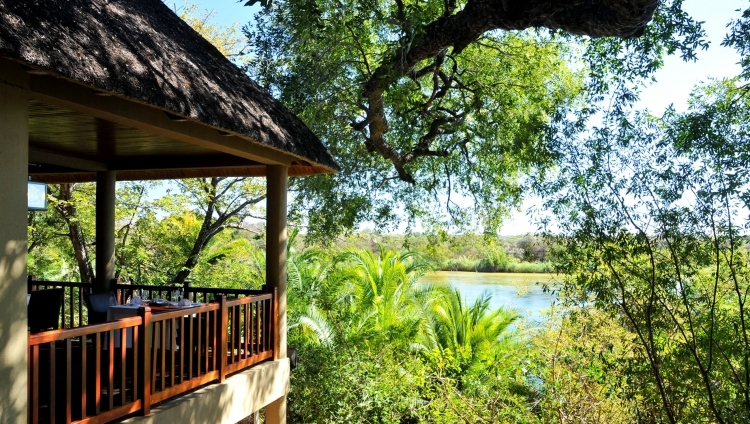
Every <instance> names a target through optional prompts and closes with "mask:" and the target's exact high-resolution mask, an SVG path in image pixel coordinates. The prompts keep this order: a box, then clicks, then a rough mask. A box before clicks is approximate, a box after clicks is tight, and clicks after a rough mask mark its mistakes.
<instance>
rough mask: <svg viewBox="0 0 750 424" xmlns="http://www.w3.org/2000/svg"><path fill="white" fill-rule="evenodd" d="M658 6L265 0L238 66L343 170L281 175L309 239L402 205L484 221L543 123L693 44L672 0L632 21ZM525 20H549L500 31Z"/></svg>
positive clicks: (381, 218)
mask: <svg viewBox="0 0 750 424" xmlns="http://www.w3.org/2000/svg"><path fill="white" fill-rule="evenodd" d="M657 3H658V2H656V1H651V0H644V1H639V0H636V1H631V2H627V3H622V2H609V1H593V2H580V1H565V2H544V3H543V2H536V1H532V2H520V1H500V2H498V1H482V0H470V1H467V2H455V1H427V2H411V1H401V0H396V1H394V2H350V3H345V4H344V3H340V2H327V1H320V2H309V1H303V0H289V1H283V2H282V1H277V2H274V3H272V4H271V5H269V6H268V7H267V8H266V9H265V10H264V11H263V12H262V13H261V14H260V16H259V17H258V19H257V22H256V25H255V26H254V28H253V29H252V31H251V32H250V33H249V34H248V35H249V36H250V38H251V42H252V47H253V52H254V54H255V59H254V60H253V61H252V63H250V64H249V68H248V69H249V71H250V73H251V75H252V76H253V77H255V78H256V79H257V80H258V81H259V82H260V83H261V84H262V85H264V86H266V87H267V88H269V89H270V91H271V92H272V93H274V94H275V95H277V96H278V97H279V98H280V99H281V100H282V102H284V103H285V104H286V105H287V106H289V107H290V108H291V109H292V110H293V111H294V112H295V113H297V114H299V115H300V116H301V117H302V119H303V120H305V122H306V123H307V124H308V125H309V126H310V127H311V128H312V129H313V130H314V131H315V132H316V133H317V134H319V135H320V136H321V138H323V140H324V141H325V142H326V143H327V144H328V146H329V148H330V149H331V150H332V152H333V153H334V155H336V157H337V158H338V159H339V161H340V163H341V165H342V168H343V170H342V172H341V173H340V174H339V175H337V176H320V177H315V178H308V179H304V180H303V181H302V180H301V181H295V182H294V186H293V187H294V189H296V190H298V196H297V202H295V205H293V206H292V207H293V212H296V213H298V214H307V216H308V220H307V222H308V223H309V226H310V232H312V233H313V235H317V236H318V237H324V236H325V235H328V236H330V235H331V234H337V233H339V232H340V231H342V230H345V229H348V228H352V227H353V226H355V225H356V224H358V223H359V222H362V221H366V220H370V221H376V222H378V223H381V224H382V223H393V222H394V221H398V220H401V219H403V218H404V217H406V220H407V221H409V222H414V220H415V219H416V218H418V217H421V218H424V219H425V223H426V224H428V225H430V224H435V225H442V226H445V225H450V224H467V223H473V224H474V225H477V224H480V225H481V226H482V227H483V228H484V229H485V230H486V231H488V232H492V231H493V230H494V229H496V228H497V226H498V225H499V223H500V221H501V219H502V218H503V217H504V215H505V214H506V213H507V212H508V210H509V208H510V207H512V206H513V205H514V204H516V202H518V200H519V198H520V196H521V193H522V188H521V186H520V184H519V178H520V177H521V176H523V175H525V174H527V173H528V172H530V171H531V170H533V169H537V168H541V169H545V168H548V167H550V166H551V165H552V163H553V162H554V159H555V157H556V151H555V150H556V143H557V140H558V135H559V133H558V130H559V131H563V130H564V131H570V130H571V128H573V129H576V128H579V130H580V127H581V126H582V125H584V123H585V120H586V119H587V117H589V116H590V115H591V114H593V113H595V112H596V107H595V105H592V104H591V102H590V101H595V100H597V98H599V99H600V98H601V96H602V94H603V93H606V92H608V91H609V90H610V88H611V87H615V86H617V84H618V83H619V82H622V81H629V82H635V83H636V84H637V83H638V81H643V79H644V78H648V77H649V76H650V75H651V73H652V72H653V71H654V70H655V69H656V68H658V67H659V65H660V63H661V58H662V55H663V54H664V53H667V52H668V53H672V52H674V51H675V50H677V49H681V51H682V53H683V55H684V56H685V57H686V58H690V57H692V52H693V51H694V49H696V48H698V47H700V46H703V45H704V44H702V42H701V41H700V35H701V34H702V32H701V30H700V26H699V25H698V24H697V23H695V22H694V21H693V20H691V19H690V18H689V17H687V16H686V15H685V13H684V12H682V11H681V10H680V4H681V2H680V1H679V0H675V1H666V2H662V3H661V4H660V6H659V9H658V10H657V12H656V15H655V18H654V20H653V23H652V24H650V25H646V23H647V22H648V21H649V19H651V16H652V14H653V13H654V9H655V7H656V5H657ZM524 28H547V29H549V30H537V31H525V32H516V31H510V30H519V29H524ZM558 30H565V31H568V32H567V33H564V32H561V31H558ZM571 32H572V33H576V34H582V33H586V34H589V35H592V36H595V37H600V36H604V35H612V36H618V37H631V36H635V35H641V34H643V35H642V36H641V37H639V38H629V39H626V40H622V39H611V38H603V39H595V40H588V39H583V38H580V37H574V36H571V35H569V33H571ZM584 88H585V90H584V91H582V90H583V89H584ZM583 93H587V94H586V97H585V98H584V94H583ZM622 93H623V96H624V97H625V98H626V99H625V100H624V101H630V100H629V99H632V95H633V92H632V91H629V92H626V91H623V92H622ZM582 100H586V102H585V103H584V102H582ZM571 112H573V113H575V114H576V116H577V117H576V119H575V120H574V121H573V122H570V123H569V124H570V125H565V123H568V118H569V117H570V115H571ZM437 205H440V207H436V206H437ZM467 205H470V206H467ZM333 211H335V214H334V213H332V212H333ZM446 214H447V219H446ZM477 218H478V220H477Z"/></svg>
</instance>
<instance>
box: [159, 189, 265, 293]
mask: <svg viewBox="0 0 750 424" xmlns="http://www.w3.org/2000/svg"><path fill="white" fill-rule="evenodd" d="M177 184H178V186H179V187H180V194H179V195H178V197H181V196H185V197H187V199H189V202H190V203H189V204H190V205H192V206H193V207H195V208H196V210H195V213H196V214H197V215H199V216H198V218H199V219H200V222H201V225H200V229H199V230H198V233H197V234H196V235H195V239H194V242H193V243H192V248H191V249H190V251H189V253H188V254H187V258H186V259H185V262H184V263H183V265H182V268H181V269H180V270H179V271H178V272H177V274H175V276H174V277H173V278H172V282H171V284H172V285H181V284H182V283H184V282H185V279H187V277H188V275H190V272H191V271H192V270H193V268H194V267H195V265H196V264H198V260H199V258H200V255H201V252H203V250H204V249H205V248H206V246H207V245H208V243H209V242H210V241H211V239H212V238H213V237H214V236H216V235H217V234H219V233H220V232H222V231H224V230H225V229H226V228H230V227H233V228H237V229H242V227H241V224H242V222H243V221H244V220H245V218H248V217H250V216H252V215H253V213H254V212H255V211H254V210H253V209H252V208H251V207H252V206H255V205H257V204H258V203H259V202H261V201H262V200H265V198H266V196H265V194H260V193H265V187H261V186H260V185H259V184H258V179H254V178H244V177H243V178H226V177H213V178H195V179H187V180H180V181H178V182H177Z"/></svg>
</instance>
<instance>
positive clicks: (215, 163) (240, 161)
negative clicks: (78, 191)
mask: <svg viewBox="0 0 750 424" xmlns="http://www.w3.org/2000/svg"><path fill="white" fill-rule="evenodd" d="M250 166H265V165H264V164H261V163H258V162H255V161H250V160H247V159H245V158H239V157H237V156H229V155H222V156H217V157H211V156H208V157H207V156H198V157H196V156H170V155H166V156H148V157H132V158H118V159H117V160H116V161H113V162H111V163H110V164H109V168H110V169H111V170H113V171H117V172H118V173H119V172H122V171H156V170H160V169H161V170H168V169H170V170H177V169H194V168H195V169H205V168H239V167H250Z"/></svg>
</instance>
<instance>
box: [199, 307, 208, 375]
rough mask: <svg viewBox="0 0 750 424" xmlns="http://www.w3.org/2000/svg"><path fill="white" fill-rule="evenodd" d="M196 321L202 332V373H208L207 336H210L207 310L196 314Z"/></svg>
mask: <svg viewBox="0 0 750 424" xmlns="http://www.w3.org/2000/svg"><path fill="white" fill-rule="evenodd" d="M197 316H198V322H199V325H200V326H201V331H202V332H203V345H201V352H203V370H204V374H208V372H209V371H210V369H209V368H208V338H209V337H210V336H211V335H210V334H209V333H210V332H209V331H208V328H209V327H208V312H204V313H202V314H197Z"/></svg>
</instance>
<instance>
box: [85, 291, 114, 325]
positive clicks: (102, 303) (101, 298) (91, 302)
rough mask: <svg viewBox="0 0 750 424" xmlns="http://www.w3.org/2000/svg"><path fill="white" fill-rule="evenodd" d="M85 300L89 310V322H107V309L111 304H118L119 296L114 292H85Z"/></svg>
mask: <svg viewBox="0 0 750 424" xmlns="http://www.w3.org/2000/svg"><path fill="white" fill-rule="evenodd" d="M83 300H84V302H86V309H88V311H89V324H98V323H100V322H106V321H107V310H108V309H109V307H110V306H114V305H117V298H116V297H115V294H114V293H113V292H106V293H84V294H83Z"/></svg>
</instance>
